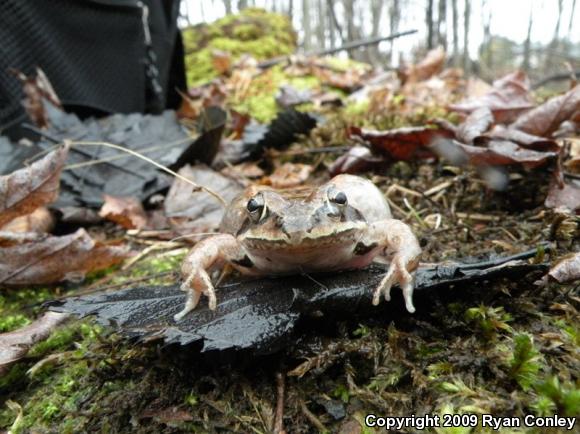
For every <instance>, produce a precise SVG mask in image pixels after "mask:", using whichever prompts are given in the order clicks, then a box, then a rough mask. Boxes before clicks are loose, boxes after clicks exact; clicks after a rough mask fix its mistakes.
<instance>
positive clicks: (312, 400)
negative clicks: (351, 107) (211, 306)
mask: <svg viewBox="0 0 580 434" xmlns="http://www.w3.org/2000/svg"><path fill="white" fill-rule="evenodd" d="M317 135H324V131H318V132H313V134H312V137H316V136H317ZM404 166H407V167H404ZM383 175H387V176H388V179H389V180H388V181H387V180H386V178H383V177H382V176H381V177H375V181H376V182H377V184H378V185H379V186H380V187H382V188H384V189H385V190H386V188H387V187H388V186H392V185H393V184H398V185H401V186H404V187H406V188H409V189H413V190H417V191H424V190H426V189H427V188H428V187H432V186H434V185H437V184H439V183H441V182H444V181H448V180H454V182H453V183H452V187H450V189H449V191H448V192H447V200H448V201H449V203H454V204H455V210H456V213H460V212H467V213H478V214H481V215H487V216H490V217H499V219H497V220H491V221H490V220H485V221H480V220H469V219H460V218H457V217H453V216H452V215H450V214H446V212H445V211H446V210H445V209H440V210H439V211H440V212H441V213H442V215H443V220H442V224H441V226H440V228H439V229H430V228H429V226H428V225H425V224H421V223H420V221H421V219H424V218H425V213H426V212H427V211H428V210H430V211H431V212H433V211H434V208H433V206H434V205H433V204H432V203H430V202H429V200H427V199H426V198H419V197H414V196H408V195H407V196H406V197H407V199H408V200H409V202H410V204H411V206H412V207H413V208H414V209H415V210H416V211H417V213H418V215H419V217H420V218H419V219H417V218H414V217H409V216H407V218H408V221H409V223H410V224H411V225H412V226H413V228H414V230H415V231H416V233H417V234H418V235H419V237H420V238H421V241H422V243H423V244H424V252H425V260H427V261H440V260H445V259H451V258H460V257H466V256H477V255H478V254H481V253H489V252H495V253H502V254H508V253H512V251H511V250H510V249H513V251H520V250H524V249H528V248H533V247H535V246H536V245H538V242H539V241H541V240H543V239H546V238H549V237H550V236H552V238H554V237H555V238H560V239H558V240H556V241H557V243H558V253H557V255H558V254H561V253H563V252H566V251H570V250H573V249H575V248H577V241H574V240H573V239H571V238H570V237H569V236H566V234H568V235H569V233H570V232H569V231H568V232H566V231H564V232H562V231H559V230H558V228H557V227H556V228H555V227H553V226H554V224H555V223H554V222H555V221H558V219H553V218H552V217H551V214H550V213H544V215H541V214H540V213H541V212H542V211H544V210H543V207H542V205H541V198H540V197H539V196H541V195H539V196H538V191H539V192H541V193H543V192H544V190H545V185H544V184H545V183H543V182H542V181H541V180H539V181H538V180H537V178H539V177H537V176H536V177H534V176H528V177H525V176H523V177H522V178H521V179H520V180H516V181H515V185H513V186H512V187H511V191H508V192H505V193H501V194H499V193H490V192H489V191H488V190H487V189H486V188H485V186H484V185H483V184H482V183H481V182H478V181H477V176H476V174H475V173H472V172H471V171H469V170H467V169H457V168H455V169H454V170H451V169H450V168H448V167H446V166H444V165H443V164H417V163H399V164H397V165H394V166H391V168H390V169H389V171H388V173H386V174H383ZM534 178H535V179H534ZM403 195H404V193H400V194H396V195H394V196H393V195H392V196H391V199H392V200H393V201H394V203H395V204H396V205H398V206H400V208H402V209H404V208H405V205H404V204H403V200H402V199H403ZM516 200H517V203H518V204H519V206H518V207H517V208H516V207H515V205H514V201H516ZM516 209H517V211H515V210H516ZM397 212H398V211H397V210H395V214H397ZM538 215H539V216H540V217H538ZM397 217H399V218H405V217H406V216H405V215H397ZM561 224H562V223H561V221H560V223H558V225H561ZM575 224H577V222H575ZM576 230H577V227H576ZM508 233H509V234H511V235H508ZM550 234H552V235H550ZM558 234H559V235H558ZM514 238H515V239H514ZM576 240H577V238H576ZM181 258H182V256H181V255H176V256H163V257H155V256H153V257H152V258H150V259H145V260H143V261H142V262H140V263H139V264H138V265H137V266H136V267H135V268H134V269H133V270H132V272H131V273H130V274H128V275H127V274H125V275H122V274H119V277H117V278H116V279H113V280H111V281H110V282H109V283H118V282H119V281H122V280H123V279H129V280H130V279H133V278H139V277H142V276H144V275H151V274H155V273H159V272H164V271H167V270H172V269H175V268H176V267H177V265H178V264H179V261H180V260H181ZM110 272H112V273H113V275H115V273H119V272H118V271H110ZM536 278H537V276H530V277H529V278H526V279H522V280H520V281H516V282H511V281H507V280H505V281H496V282H487V283H481V284H477V285H468V286H464V287H459V288H455V289H452V290H446V291H439V292H436V293H433V294H421V293H418V294H417V296H418V297H422V296H424V297H429V298H430V299H429V301H428V302H427V303H425V302H424V301H423V302H421V301H419V303H418V304H419V305H420V306H422V307H423V308H422V309H421V308H420V309H419V311H418V312H417V313H416V314H415V315H412V316H411V315H406V314H401V315H400V316H398V317H397V318H353V319H352V320H351V321H345V322H340V323H338V324H334V323H332V322H328V321H325V320H324V319H319V320H313V321H312V322H311V323H309V324H307V325H305V326H304V330H303V338H302V339H301V340H300V342H299V343H296V344H294V345H291V346H289V347H288V349H287V350H286V351H285V352H282V353H280V354H276V355H273V356H268V357H260V358H257V359H251V358H249V357H247V356H244V355H241V356H237V357H235V358H229V357H226V358H220V357H219V356H213V358H209V359H208V358H200V357H199V356H198V355H197V354H196V353H195V352H194V351H193V350H191V349H187V348H185V349H183V348H176V347H167V348H164V347H162V346H160V345H158V344H154V343H151V344H136V343H132V342H130V341H126V340H125V339H123V338H121V337H119V336H118V335H116V334H115V333H113V332H112V331H111V330H109V329H107V328H102V327H100V326H96V325H94V324H93V323H92V322H91V321H90V320H83V321H78V320H76V321H72V322H70V323H69V324H68V325H66V326H64V327H62V328H61V329H59V330H58V331H56V332H55V333H54V334H53V335H52V336H51V337H50V338H49V339H48V340H47V341H45V342H42V343H39V344H37V345H36V346H35V347H34V348H33V349H32V351H31V352H30V353H29V355H28V356H27V358H26V359H25V360H24V361H23V362H21V363H19V364H17V365H15V366H14V367H13V368H12V369H11V371H10V372H9V373H8V375H7V376H5V377H4V378H2V380H1V381H0V389H1V390H2V393H1V396H2V402H1V403H0V405H2V409H1V410H0V427H2V428H8V427H10V426H11V424H12V423H13V421H14V420H15V418H16V416H17V414H16V413H17V412H16V411H15V410H11V409H9V408H8V407H7V406H6V401H7V400H11V401H14V402H16V403H18V404H19V405H21V406H22V415H23V417H22V419H21V421H20V422H19V424H18V426H17V427H16V428H17V429H16V432H30V431H34V432H59V433H60V432H65V433H66V432H70V433H76V432H129V431H133V432H144V433H149V432H150V433H154V432H155V433H160V432H167V433H171V432H216V431H217V432H220V431H221V432H223V431H236V432H251V431H253V432H264V433H265V432H269V429H270V427H271V423H272V418H273V415H274V411H275V403H276V381H275V375H276V373H277V372H278V371H283V372H288V371H290V372H291V371H293V370H294V373H300V374H304V375H303V376H302V377H298V376H288V377H287V388H286V389H287V390H286V392H287V396H286V400H285V425H286V427H287V429H288V431H289V432H317V431H320V430H321V429H322V428H321V427H322V426H323V427H324V429H326V430H327V431H328V432H338V431H339V430H340V428H341V426H342V425H345V424H347V423H349V422H350V423H354V424H357V425H358V424H359V422H360V421H362V420H363V419H364V415H366V414H367V413H369V412H373V413H375V414H381V415H410V414H421V413H432V414H444V413H456V412H459V413H492V414H494V415H497V416H512V415H515V416H522V415H524V414H536V415H549V414H554V413H557V414H559V415H577V414H579V412H580V379H579V374H580V350H579V348H580V346H579V344H580V321H579V317H578V314H577V312H578V311H577V309H578V308H579V306H578V301H577V300H578V299H577V288H575V287H573V286H560V285H556V284H549V285H548V286H547V287H540V286H537V285H535V284H534V280H535V279H536ZM171 279H173V277H171V276H168V277H165V278H163V279H158V282H157V283H163V282H164V281H165V283H167V281H171ZM67 291H71V289H70V288H68V289H66V288H65V289H62V288H60V289H58V288H57V289H54V288H53V289H40V290H35V289H26V290H21V291H11V292H7V293H4V294H3V297H2V304H1V305H2V309H3V310H2V314H3V315H2V318H3V319H4V320H5V321H4V322H3V326H4V327H5V328H6V329H8V328H13V327H16V326H18V325H21V324H23V323H24V322H26V321H28V320H30V319H32V318H33V316H34V315H35V314H36V313H38V312H39V311H40V307H39V304H38V303H39V302H42V301H44V300H46V299H49V298H51V297H53V296H55V295H60V294H62V293H64V292H67ZM9 318H12V319H9ZM39 362H41V364H40V366H37V367H36V368H35V369H34V373H33V374H32V375H31V374H27V373H26V371H27V370H28V369H30V368H31V367H32V366H34V365H35V364H37V363H39ZM337 408H338V409H340V410H341V411H342V410H344V413H345V417H344V418H342V419H340V420H335V419H334V417H333V416H332V414H337V413H336V409H337ZM329 409H331V410H329ZM332 409H334V411H333V410H332ZM339 413H340V412H339ZM312 417H314V418H315V419H316V421H317V423H316V424H315V423H314V422H313V420H312ZM528 431H530V430H528ZM364 432H374V431H372V430H370V429H368V428H365V431H364ZM432 432H434V431H432ZM437 432H438V433H443V432H450V431H444V430H441V429H440V430H438V431H437ZM454 432H455V431H454ZM461 432H474V433H478V432H490V431H489V430H488V431H486V430H485V429H482V428H475V429H474V430H471V431H469V430H463V431H461ZM504 432H507V431H504ZM511 432H527V431H526V430H523V429H520V430H514V431H511ZM536 432H539V431H536Z"/></svg>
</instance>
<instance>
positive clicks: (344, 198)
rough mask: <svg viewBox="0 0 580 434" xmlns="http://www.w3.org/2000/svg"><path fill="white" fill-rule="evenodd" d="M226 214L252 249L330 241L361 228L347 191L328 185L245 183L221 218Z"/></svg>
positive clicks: (361, 219) (361, 221) (362, 224)
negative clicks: (282, 186) (285, 186)
mask: <svg viewBox="0 0 580 434" xmlns="http://www.w3.org/2000/svg"><path fill="white" fill-rule="evenodd" d="M231 217H234V219H235V220H236V223H237V225H235V226H236V228H235V230H234V235H236V237H237V238H238V240H239V241H240V242H241V243H243V244H244V245H246V246H247V247H249V248H253V249H272V248H274V249H275V248H281V249H285V248H292V247H297V248H310V247H312V248H319V247H323V246H326V245H328V246H330V245H334V244H339V243H341V242H343V241H344V240H345V238H351V239H352V237H353V235H356V233H357V232H359V231H361V230H363V229H364V228H365V227H366V221H365V219H364V217H363V215H362V214H361V212H359V210H357V209H356V208H355V207H354V206H352V204H350V203H349V200H348V195H347V192H345V191H343V190H341V189H339V188H337V187H336V186H335V185H333V184H325V185H323V186H321V187H319V188H315V189H311V188H299V189H291V190H280V191H276V190H272V189H268V188H264V187H262V188H250V189H249V190H247V191H246V192H245V194H243V195H242V196H241V197H239V198H238V199H237V200H235V201H234V202H233V203H232V205H230V207H229V208H228V212H227V213H226V217H225V219H224V220H225V221H226V220H228V219H230V221H231ZM232 229H234V228H233V227H232Z"/></svg>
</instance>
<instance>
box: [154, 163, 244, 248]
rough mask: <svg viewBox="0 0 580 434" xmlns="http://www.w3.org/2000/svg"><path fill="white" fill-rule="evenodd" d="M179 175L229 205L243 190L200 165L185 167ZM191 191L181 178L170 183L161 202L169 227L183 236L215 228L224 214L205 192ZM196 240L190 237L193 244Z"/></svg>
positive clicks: (231, 181) (191, 187)
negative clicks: (208, 189)
mask: <svg viewBox="0 0 580 434" xmlns="http://www.w3.org/2000/svg"><path fill="white" fill-rule="evenodd" d="M178 173H179V174H180V175H182V176H185V177H186V178H188V179H190V180H192V181H193V182H195V183H196V184H198V185H203V186H204V187H206V188H211V189H212V190H213V191H215V192H216V193H218V194H219V195H220V196H222V197H223V198H224V200H225V201H226V202H230V201H231V200H232V199H233V197H234V196H236V195H237V194H238V193H239V192H240V191H241V190H242V186H241V185H240V184H238V183H237V182H236V181H234V180H232V179H230V178H227V177H225V176H223V175H222V174H220V173H218V172H216V171H215V170H213V169H210V168H209V167H207V166H204V165H202V164H200V165H197V166H193V167H192V166H189V165H187V166H184V167H182V168H181V169H180V170H179V172H178ZM193 189H194V187H193V186H192V185H191V184H188V183H186V182H184V181H181V180H180V179H175V180H174V181H173V184H172V185H171V188H170V189H169V193H168V194H167V198H166V199H165V203H164V210H165V215H166V216H167V218H168V219H169V222H170V224H171V226H172V227H173V228H174V229H175V230H177V231H178V232H179V233H182V234H192V233H196V232H208V231H213V230H215V229H217V228H218V226H219V223H220V221H221V219H222V216H223V214H224V207H223V205H222V204H221V203H220V202H218V201H217V200H216V199H215V198H214V197H212V196H210V195H209V194H207V193H206V192H204V191H195V192H194V191H193ZM198 239H199V238H198ZM198 239H196V238H192V240H193V241H197V240H198Z"/></svg>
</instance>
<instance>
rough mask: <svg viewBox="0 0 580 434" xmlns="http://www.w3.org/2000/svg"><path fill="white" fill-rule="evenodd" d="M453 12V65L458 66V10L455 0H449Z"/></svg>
mask: <svg viewBox="0 0 580 434" xmlns="http://www.w3.org/2000/svg"><path fill="white" fill-rule="evenodd" d="M451 8H452V12H453V66H455V67H456V68H457V67H459V11H458V10H457V0H451Z"/></svg>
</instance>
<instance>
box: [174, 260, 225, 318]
mask: <svg viewBox="0 0 580 434" xmlns="http://www.w3.org/2000/svg"><path fill="white" fill-rule="evenodd" d="M181 290H182V291H185V292H187V300H186V302H185V307H184V308H183V309H182V310H181V311H180V312H179V313H177V314H175V315H174V317H173V318H174V319H175V321H180V320H181V319H182V318H183V317H184V316H185V315H187V314H188V313H189V312H191V311H192V310H193V309H195V308H196V306H197V304H198V303H199V300H200V298H201V294H204V295H205V296H206V297H207V298H208V305H209V308H210V309H211V310H215V308H216V305H217V299H216V295H215V289H214V287H213V285H212V283H211V279H210V277H209V275H208V274H207V273H206V272H205V271H204V270H198V271H197V272H192V273H191V274H190V275H189V276H188V277H187V279H185V281H184V282H183V283H182V284H181Z"/></svg>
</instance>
